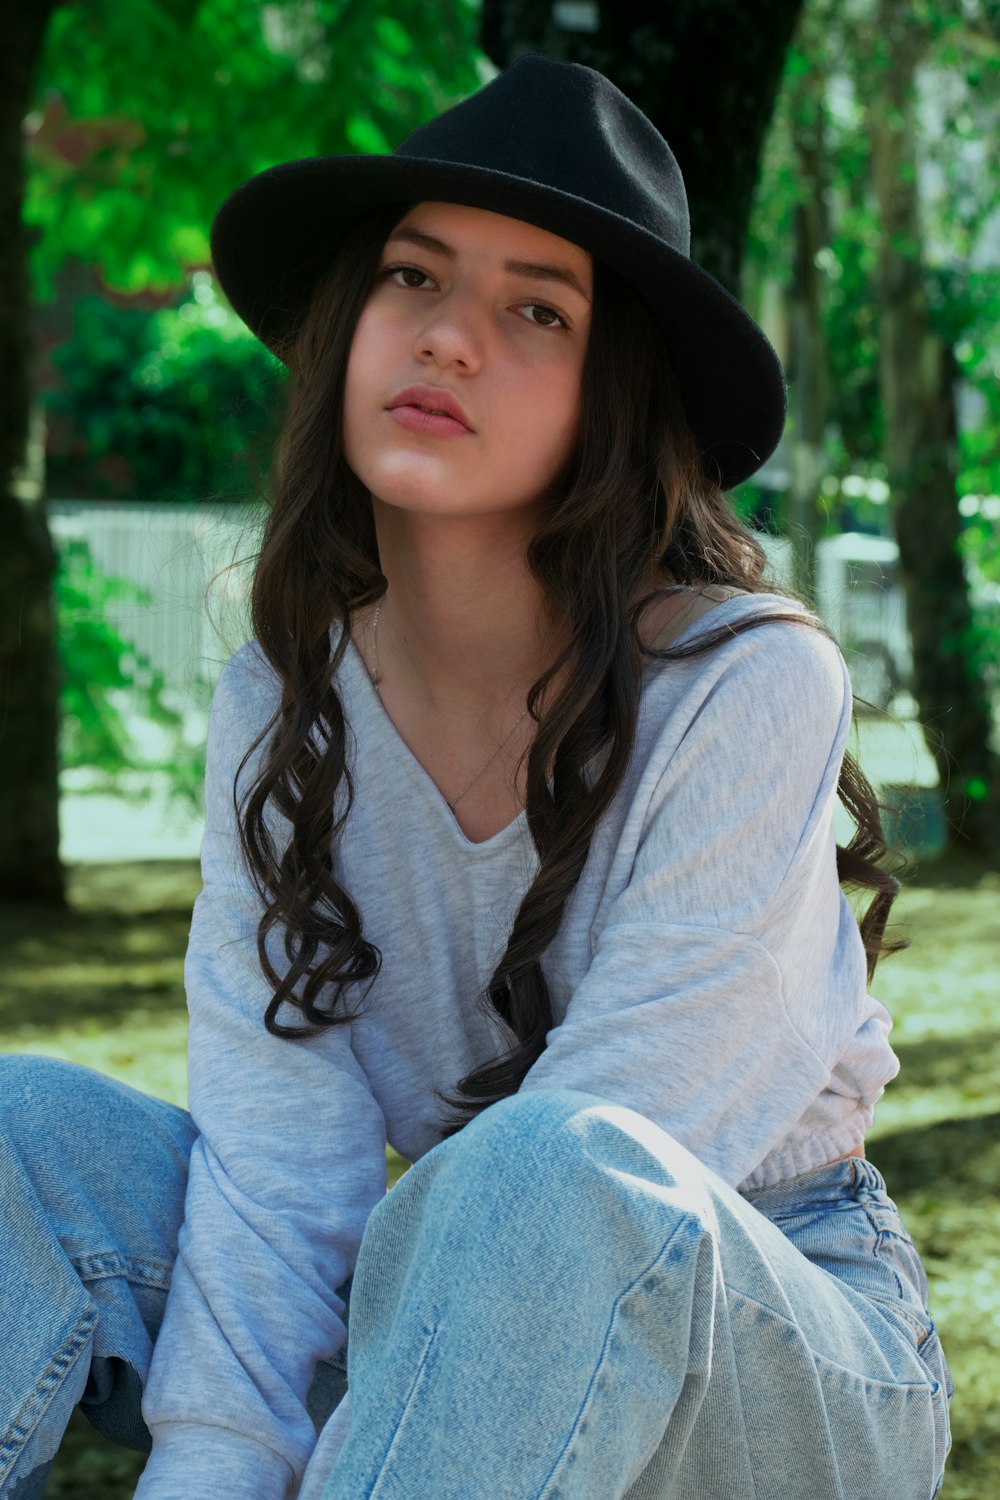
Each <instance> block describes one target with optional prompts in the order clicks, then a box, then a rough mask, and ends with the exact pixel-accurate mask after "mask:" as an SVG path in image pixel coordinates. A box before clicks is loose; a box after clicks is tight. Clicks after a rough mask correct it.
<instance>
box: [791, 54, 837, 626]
mask: <svg viewBox="0 0 1000 1500" xmlns="http://www.w3.org/2000/svg"><path fill="white" fill-rule="evenodd" d="M811 50H812V52H813V57H814V59H815V56H816V51H817V49H811ZM825 92H826V77H825V75H824V73H823V72H822V70H821V69H820V68H819V67H818V66H817V64H816V62H815V60H814V61H813V63H812V65H811V66H810V68H809V70H808V72H806V73H803V74H801V75H800V76H799V77H798V78H797V79H796V80H795V82H794V84H793V85H792V113H793V119H794V127H793V128H794V136H793V144H794V148H795V162H796V169H797V175H798V180H799V182H800V183H801V184H802V190H803V197H802V198H801V199H800V201H799V203H798V204H797V205H796V209H795V222H794V234H795V263H794V279H793V282H792V288H791V292H790V294H789V311H790V315H791V317H790V322H791V332H792V347H791V350H790V358H789V361H788V377H789V414H790V416H791V420H792V429H793V430H792V443H791V463H790V470H791V483H790V486H789V494H788V536H789V539H790V541H791V544H792V564H793V569H792V579H793V584H794V587H795V592H796V593H797V594H799V595H800V596H801V597H802V598H803V599H805V600H806V601H807V602H808V603H810V604H812V605H815V603H816V578H815V561H816V543H817V542H818V540H819V536H820V530H821V521H820V511H819V485H820V479H821V478H822V472H821V471H822V459H823V434H824V431H825V429H826V420H827V408H828V402H829V380H828V377H827V370H826V363H827V361H826V343H825V340H824V338H823V309H822V288H821V285H820V269H819V264H818V261H817V257H818V255H819V252H820V251H821V250H822V249H823V248H824V246H826V245H829V243H830V225H829V215H828V212H827V202H826V192H827V180H826V179H827V167H826V152H825V150H824V144H823V134H824V96H825Z"/></svg>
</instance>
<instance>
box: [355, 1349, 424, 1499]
mask: <svg viewBox="0 0 1000 1500" xmlns="http://www.w3.org/2000/svg"><path fill="white" fill-rule="evenodd" d="M425 1332H426V1335H427V1336H426V1338H425V1340H424V1346H423V1348H422V1349H421V1351H420V1358H419V1360H418V1361H417V1368H416V1371H415V1373H414V1376H413V1379H412V1381H411V1382H410V1389H409V1390H408V1391H407V1393H406V1400H405V1401H404V1402H403V1410H402V1411H401V1412H400V1416H399V1421H398V1422H397V1423H396V1425H395V1427H394V1428H393V1432H392V1437H391V1438H390V1439H389V1446H388V1448H387V1449H386V1450H385V1454H384V1456H383V1458H382V1461H381V1463H380V1464H379V1466H378V1472H377V1473H376V1475H375V1483H374V1484H373V1486H372V1488H371V1491H370V1493H369V1497H368V1500H378V1494H379V1490H380V1489H381V1488H382V1480H383V1478H385V1476H386V1473H387V1470H388V1468H389V1463H390V1460H391V1458H392V1455H393V1451H394V1450H395V1448H396V1444H397V1443H398V1442H399V1435H400V1433H401V1432H402V1430H403V1427H404V1425H405V1423H406V1419H407V1416H408V1415H409V1411H410V1407H411V1406H412V1405H413V1402H414V1400H415V1399H416V1395H417V1387H418V1386H419V1384H420V1381H421V1379H422V1377H423V1373H424V1368H425V1366H426V1364H427V1361H428V1359H429V1358H430V1353H431V1349H432V1348H433V1347H434V1341H435V1340H436V1338H437V1336H438V1324H437V1323H435V1324H434V1326H433V1327H432V1328H430V1329H428V1330H425Z"/></svg>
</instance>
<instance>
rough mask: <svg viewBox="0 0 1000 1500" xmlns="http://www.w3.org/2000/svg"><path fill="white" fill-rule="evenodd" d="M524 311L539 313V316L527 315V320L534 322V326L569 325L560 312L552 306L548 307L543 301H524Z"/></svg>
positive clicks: (564, 326)
mask: <svg viewBox="0 0 1000 1500" xmlns="http://www.w3.org/2000/svg"><path fill="white" fill-rule="evenodd" d="M524 311H525V312H528V313H539V314H540V317H529V319H528V322H529V323H534V325H535V327H536V328H568V327H569V324H568V323H567V321H566V319H565V318H564V317H563V315H562V313H557V312H556V310H555V308H554V307H549V306H548V304H547V303H545V302H526V303H524Z"/></svg>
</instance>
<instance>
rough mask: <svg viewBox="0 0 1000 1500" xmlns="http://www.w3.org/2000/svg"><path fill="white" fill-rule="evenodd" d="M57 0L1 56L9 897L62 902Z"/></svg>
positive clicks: (3, 827) (20, 1)
mask: <svg viewBox="0 0 1000 1500" xmlns="http://www.w3.org/2000/svg"><path fill="white" fill-rule="evenodd" d="M56 3H57V0H31V3H28V0H17V3H15V4H14V5H13V6H12V7H10V9H9V10H8V13H7V16H6V19H5V25H4V46H3V50H2V53H0V381H2V384H0V536H2V538H3V541H2V545H0V692H2V699H0V900H44V901H50V902H56V903H61V902H62V900H63V879H62V868H61V865H60V862H59V783H58V752H57V742H58V729H59V669H58V658H57V655H56V635H55V611H54V607H53V599H52V576H53V570H54V553H53V549H52V544H51V541H50V539H49V534H48V526H47V524H46V519H45V510H44V490H43V479H42V473H41V469H42V460H41V456H40V454H39V453H38V445H37V444H34V445H33V444H32V442H31V420H30V414H31V387H32V379H31V320H30V306H31V298H30V286H29V278H28V247H27V236H26V232H25V228H24V224H23V220H22V210H23V203H24V148H23V136H22V121H23V119H24V116H25V115H26V114H27V111H28V107H29V104H30V99H31V91H32V85H33V83H34V78H35V72H36V68H37V65H38V59H39V55H40V53H41V48H42V42H43V39H44V36H45V30H46V26H47V25H48V21H49V17H50V15H51V13H52V11H53V10H54V9H55V5H56Z"/></svg>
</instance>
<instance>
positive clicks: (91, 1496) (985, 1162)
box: [0, 858, 1000, 1500]
mask: <svg viewBox="0 0 1000 1500" xmlns="http://www.w3.org/2000/svg"><path fill="white" fill-rule="evenodd" d="M199 885H200V881H199V875H198V868H197V865H196V864H195V863H193V862H176V863H175V862H166V861H164V862H160V863H150V864H134V865H108V866H83V867H80V868H78V869H77V870H75V871H74V872H73V877H72V881H71V907H70V909H69V910H68V911H67V912H65V913H62V914H55V915H53V914H52V913H51V912H46V911H42V910H35V909H32V908H18V909H8V910H7V911H4V910H3V909H0V944H2V946H3V952H4V958H5V967H4V981H3V989H2V993H0V1051H4V1052H11V1051H19V1052H42V1053H46V1054H48V1055H51V1056H56V1057H62V1058H66V1059H69V1060H71V1061H75V1062H80V1063H84V1064H86V1065H87V1066H89V1067H93V1068H97V1069H99V1070H100V1071H102V1072H105V1073H109V1074H111V1075H112V1076H113V1077H116V1078H120V1079H122V1080H123V1081H124V1082H125V1083H130V1084H132V1085H133V1086H134V1087H136V1088H140V1089H144V1090H146V1091H147V1092H149V1093H152V1094H156V1095H158V1096H159V1097H161V1098H166V1099H171V1100H173V1101H174V1102H176V1103H184V1102H185V1093H186V1090H185V1076H184V1075H185V1045H186V1030H187V1018H186V1011H185V1003H184V990H183V973H182V966H183V958H184V949H185V945H186V942H187V933H188V926H189V923H190V915H191V906H192V904H193V902H194V898H195V896H196V895H197V892H198V889H199ZM893 916H894V920H895V921H897V922H898V923H899V925H900V926H901V927H902V928H903V930H905V931H906V932H907V934H908V936H909V938H910V941H911V946H910V948H909V949H907V950H906V951H905V952H903V953H900V954H897V955H895V956H892V957H889V958H887V959H885V960H883V962H882V963H881V964H880V965H879V968H878V971H877V974H876V978H875V983H874V985H873V990H874V993H875V994H877V995H878V997H879V998H880V999H881V1000H883V1001H884V1002H885V1004H886V1005H887V1006H888V1007H889V1009H890V1011H891V1012H892V1014H893V1018H894V1021H895V1026H894V1029H893V1033H892V1042H893V1045H894V1047H895V1048H896V1050H897V1052H898V1053H899V1056H900V1061H901V1064H902V1072H901V1074H900V1077H899V1078H898V1079H896V1080H895V1081H894V1082H893V1083H891V1084H890V1085H889V1088H888V1090H887V1091H886V1095H885V1097H884V1099H883V1100H882V1101H881V1103H880V1104H879V1106H878V1110H877V1113H876V1122H875V1128H874V1129H873V1130H872V1131H871V1132H870V1134H869V1137H868V1154H869V1155H870V1157H871V1159H872V1161H873V1162H874V1163H875V1165H876V1166H877V1167H878V1168H879V1169H880V1171H882V1172H883V1173H884V1174H885V1177H886V1179H887V1182H888V1185H889V1191H890V1192H891V1193H892V1195H893V1197H894V1198H895V1199H896V1201H897V1202H898V1203H899V1206H900V1209H901V1211H902V1214H903V1218H904V1221H905V1222H906V1224H907V1225H908V1227H909V1228H910V1230H911V1233H912V1234H913V1238H914V1241H915V1242H916V1244H917V1246H918V1248H919V1250H920V1251H921V1254H922V1255H923V1257H924V1260H925V1263H926V1266H927V1270H928V1276H929V1279H930V1282H931V1306H932V1310H933V1312H934V1314H935V1317H936V1319H937V1322H938V1325H939V1328H940V1330H941V1335H942V1343H943V1344H944V1347H945V1350H946V1353H947V1355H948V1358H949V1361H950V1363H951V1367H952V1371H953V1374H954V1377H955V1384H956V1387H957V1390H958V1395H957V1397H956V1400H955V1406H954V1411H953V1424H954V1432H955V1448H954V1452H953V1456H952V1458H951V1460H950V1462H949V1467H948V1475H947V1478H946V1480H945V1485H944V1489H943V1491H942V1500H993V1497H994V1496H996V1495H998V1494H1000V1373H998V1372H1000V1113H998V1109H1000V1028H998V1026H997V1008H998V1007H997V1000H998V996H1000V873H998V872H996V871H990V870H987V869H985V868H984V867H983V866H982V865H980V864H975V863H971V862H968V861H958V860H954V859H952V858H949V859H947V860H943V861H939V862H938V863H937V864H935V865H928V866H926V867H925V868H924V869H921V870H917V871H915V872H913V873H912V875H911V876H910V882H909V887H908V888H907V889H906V890H905V891H904V893H903V895H902V896H901V897H900V898H899V900H898V902H897V903H896V906H895V908H894V911H893ZM276 1045H279V1044H278V1043H277V1042H276ZM388 1165H389V1173H390V1182H394V1181H395V1180H396V1179H397V1178H398V1176H399V1174H400V1172H401V1171H402V1170H403V1168H404V1165H405V1164H404V1163H403V1162H402V1161H401V1160H400V1159H399V1158H398V1157H396V1156H395V1155H394V1153H390V1154H389V1163H388ZM141 1467H142V1459H141V1458H139V1457H137V1456H135V1455H129V1454H125V1453H123V1452H122V1451H121V1450H120V1449H117V1448H113V1447H112V1446H111V1445H109V1444H107V1443H105V1442H104V1441H103V1440H102V1439H100V1438H98V1437H97V1436H96V1435H95V1434H94V1433H93V1432H92V1431H91V1430H90V1428H89V1427H88V1426H87V1424H86V1423H85V1422H84V1420H83V1419H82V1418H81V1417H79V1415H78V1416H77V1417H75V1418H74V1421H73V1423H72V1425H71V1428H70V1431H69V1433H68V1435H67V1440H66V1442H65V1444H64V1445H63V1449H62V1451H61V1453H60V1455H59V1459H58V1461H57V1464H56V1467H55V1469H54V1470H53V1475H52V1479H51V1483H50V1490H49V1491H48V1492H47V1500H48V1496H49V1495H50V1496H51V1500H127V1497H128V1496H130V1495H131V1493H132V1488H133V1487H134V1484H135V1478H136V1476H137V1475H138V1473H139V1471H140V1470H141ZM900 1500H908V1497H902V1496H901V1497H900Z"/></svg>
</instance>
